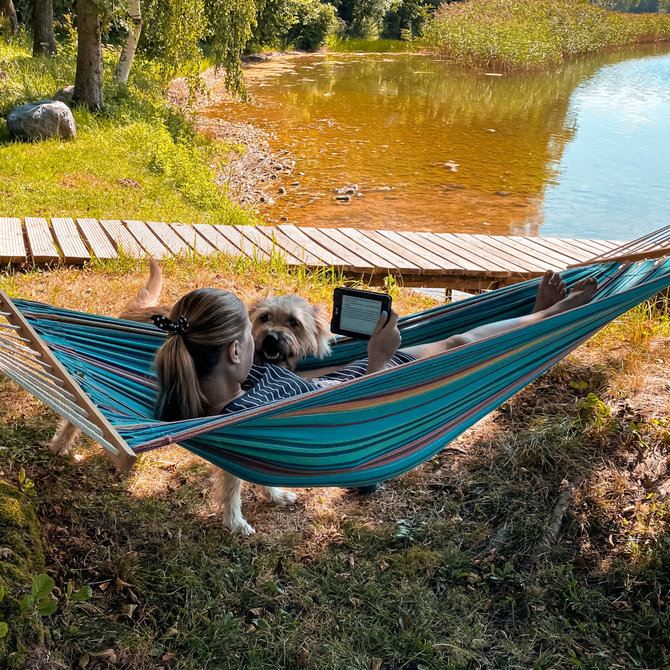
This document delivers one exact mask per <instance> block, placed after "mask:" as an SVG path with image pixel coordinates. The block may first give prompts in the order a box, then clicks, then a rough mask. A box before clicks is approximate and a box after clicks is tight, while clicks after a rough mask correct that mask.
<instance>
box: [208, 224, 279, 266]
mask: <svg viewBox="0 0 670 670" xmlns="http://www.w3.org/2000/svg"><path fill="white" fill-rule="evenodd" d="M214 227H215V228H216V230H217V231H218V233H219V234H220V235H221V236H222V237H223V238H224V239H225V240H227V242H228V244H231V245H232V246H233V247H234V248H236V249H237V250H238V251H237V255H238V256H246V257H247V258H254V259H256V260H260V261H268V260H270V256H269V254H267V253H265V251H263V249H262V248H261V247H258V246H256V245H255V244H253V243H252V242H250V241H249V240H248V239H247V238H246V237H244V235H242V233H241V232H240V231H239V230H237V228H235V227H234V226H224V225H221V224H215V226H214Z"/></svg>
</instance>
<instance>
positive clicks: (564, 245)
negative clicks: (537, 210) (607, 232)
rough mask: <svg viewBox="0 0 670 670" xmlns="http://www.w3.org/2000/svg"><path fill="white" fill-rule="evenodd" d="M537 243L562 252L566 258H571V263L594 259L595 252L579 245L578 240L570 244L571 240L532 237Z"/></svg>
mask: <svg viewBox="0 0 670 670" xmlns="http://www.w3.org/2000/svg"><path fill="white" fill-rule="evenodd" d="M530 239H532V240H533V241H535V242H536V243H537V244H541V245H543V246H549V247H551V248H553V249H556V250H557V251H560V252H561V253H562V254H564V255H566V256H571V257H572V261H570V262H571V263H576V262H578V261H585V260H588V259H589V258H592V257H593V251H591V250H590V249H589V250H587V249H585V248H583V247H582V246H581V245H580V244H578V243H577V242H578V240H575V243H574V244H572V243H569V242H570V241H569V240H564V239H561V238H558V237H532V238H530Z"/></svg>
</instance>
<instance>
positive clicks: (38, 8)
mask: <svg viewBox="0 0 670 670" xmlns="http://www.w3.org/2000/svg"><path fill="white" fill-rule="evenodd" d="M55 53H56V36H55V35H54V7H53V2H52V0H34V2H33V56H41V55H50V56H53V55H54V54H55Z"/></svg>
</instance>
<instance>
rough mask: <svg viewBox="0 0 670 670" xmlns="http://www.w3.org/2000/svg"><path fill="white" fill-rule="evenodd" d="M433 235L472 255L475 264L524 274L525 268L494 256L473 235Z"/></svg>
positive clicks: (491, 250)
mask: <svg viewBox="0 0 670 670" xmlns="http://www.w3.org/2000/svg"><path fill="white" fill-rule="evenodd" d="M433 235H434V236H435V237H437V238H439V239H441V240H443V241H444V242H448V243H449V244H452V245H453V246H454V247H456V248H458V249H460V250H462V252H463V253H468V254H471V255H472V258H473V259H474V260H475V262H477V263H479V264H481V265H484V266H485V267H489V268H491V269H492V270H496V271H498V272H501V273H502V272H507V273H508V274H509V273H512V272H525V271H526V270H525V268H523V267H521V266H520V265H516V264H514V263H512V262H511V260H509V259H503V258H501V257H500V256H499V255H497V254H495V253H494V251H495V250H493V249H491V247H487V246H485V245H483V244H482V243H481V242H480V241H479V240H478V239H477V238H476V237H474V235H467V234H464V233H433ZM459 253H460V251H459Z"/></svg>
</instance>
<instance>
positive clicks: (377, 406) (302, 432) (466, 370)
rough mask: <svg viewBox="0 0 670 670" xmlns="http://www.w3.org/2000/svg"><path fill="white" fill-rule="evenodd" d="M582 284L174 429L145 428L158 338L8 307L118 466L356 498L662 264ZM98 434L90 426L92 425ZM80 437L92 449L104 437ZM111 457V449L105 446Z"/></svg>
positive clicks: (425, 317)
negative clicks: (437, 344)
mask: <svg viewBox="0 0 670 670" xmlns="http://www.w3.org/2000/svg"><path fill="white" fill-rule="evenodd" d="M590 276H593V277H596V278H597V279H598V284H599V289H598V293H597V295H596V297H595V298H594V300H593V301H592V302H590V303H589V304H587V305H584V306H582V307H579V308H577V309H574V310H571V311H569V312H566V313H563V314H559V315H557V316H554V317H551V318H549V319H544V320H543V321H541V322H539V323H536V324H533V325H532V326H528V327H525V328H518V329H516V330H512V331H508V332H506V333H503V334H502V335H498V336H496V337H493V338H489V339H487V340H481V341H479V342H476V343H474V344H472V345H468V346H465V347H460V348H458V349H454V350H451V351H449V352H445V353H444V354H441V355H439V356H435V357H433V358H430V359H422V360H419V361H416V362H414V363H410V364H406V365H403V366H400V367H398V368H395V369H393V370H390V371H385V372H381V373H377V374H375V375H370V376H367V377H364V378H361V379H358V380H355V381H352V382H348V383H346V384H342V385H339V386H336V387H332V388H330V389H325V390H321V391H314V392H312V393H308V394H305V395H302V396H298V397H295V398H291V399H289V400H286V401H282V402H280V403H275V404H272V405H268V406H266V407H262V408H258V409H255V410H250V411H247V412H241V413H238V414H234V415H230V416H225V417H204V418H198V419H191V420H188V421H179V422H172V423H166V422H161V421H157V420H156V419H154V418H153V417H152V413H151V408H152V405H153V399H154V397H155V393H156V380H155V377H154V374H153V372H152V370H151V362H152V359H153V354H154V352H155V351H156V349H157V348H158V347H159V346H160V344H161V343H162V342H163V340H164V334H163V333H162V332H161V331H159V330H157V329H155V328H154V327H153V326H150V325H143V324H135V323H132V322H127V321H121V320H119V319H111V318H108V317H99V316H94V315H87V314H82V313H80V312H73V311H71V310H65V309H58V308H55V307H51V306H48V305H42V304H39V303H34V302H29V301H16V308H18V310H20V312H21V313H22V315H23V317H25V320H26V321H29V322H30V326H32V333H31V334H29V336H28V335H26V336H25V337H23V336H24V334H25V333H27V332H28V331H26V330H20V331H17V332H18V333H19V336H20V337H23V339H24V340H28V341H29V342H31V344H29V343H27V342H24V341H22V340H19V342H18V344H20V345H22V346H26V347H32V348H35V343H40V346H42V347H43V348H44V349H46V351H47V352H49V355H50V356H51V357H53V358H54V359H55V360H56V361H57V362H58V363H59V364H60V365H61V366H62V367H63V368H64V369H65V371H66V373H67V374H68V375H69V377H70V378H71V379H72V382H71V383H72V385H73V386H75V387H77V389H78V393H79V394H81V396H83V397H84V398H86V399H88V403H89V405H92V406H93V407H94V408H95V406H96V405H97V408H96V410H95V411H96V412H97V413H98V414H99V415H101V416H102V418H103V419H105V421H106V422H107V425H109V426H110V428H111V429H112V431H114V433H113V434H115V435H116V436H117V437H118V439H119V440H120V443H121V444H123V445H124V446H125V450H124V451H123V452H122V454H121V456H122V458H124V459H126V462H129V454H130V455H131V456H132V458H133V459H134V458H135V454H136V453H140V452H143V451H147V450H149V449H152V448H157V447H159V446H162V445H166V444H173V443H179V444H181V445H182V446H183V447H185V448H187V449H189V450H191V451H192V452H193V453H196V454H198V455H200V456H202V457H203V458H206V459H207V460H209V461H211V462H212V463H214V464H215V465H218V466H220V467H223V468H224V469H226V470H228V471H230V472H232V473H233V474H235V475H237V476H239V477H242V478H243V479H246V480H249V481H253V482H257V483H261V484H283V485H288V486H334V485H340V486H360V485H365V484H369V483H373V482H376V481H382V480H384V479H389V478H392V477H396V476H398V475H399V474H401V473H403V472H406V471H407V470H409V469H411V468H413V467H416V466H417V465H419V464H420V463H422V462H423V461H425V460H427V459H428V458H430V457H431V456H433V455H434V454H435V453H437V452H438V451H440V450H441V449H442V448H443V447H444V446H445V445H446V444H447V443H448V442H449V441H450V440H452V439H453V438H454V437H456V436H457V435H458V434H460V433H461V432H463V431H464V430H465V429H467V428H468V427H469V426H471V425H472V424H473V423H475V422H476V421H477V420H479V419H480V418H481V417H483V416H484V415H485V414H486V413H488V412H490V411H491V410H492V409H494V408H495V407H497V406H498V405H499V404H500V403H501V402H503V401H504V400H505V399H506V398H508V397H510V396H511V395H513V394H514V393H516V392H517V391H518V390H520V389H521V388H523V386H525V385H526V384H527V383H529V382H530V381H532V380H533V379H535V378H536V377H537V376H538V375H540V374H541V373H542V372H544V371H545V370H546V369H548V368H549V367H551V366H552V365H553V364H554V363H556V362H557V361H558V360H560V359H561V358H562V357H563V356H565V355H566V354H567V353H569V352H570V351H572V350H573V349H574V348H575V347H577V346H579V344H581V343H582V342H583V341H584V340H585V339H588V337H590V336H591V335H592V334H593V333H595V332H596V331H597V330H598V329H600V328H602V327H603V326H604V325H605V324H606V323H608V322H609V321H611V320H612V319H614V318H616V317H617V316H618V315H620V314H621V313H623V312H625V311H627V310H628V309H630V308H631V307H633V306H634V305H636V304H638V303H640V302H642V301H644V300H645V299H646V298H649V297H651V296H652V295H654V294H655V293H658V292H659V291H661V290H662V289H664V288H666V287H667V286H668V285H670V261H665V262H662V261H655V262H654V261H647V262H641V263H636V264H633V265H627V266H622V265H620V264H618V263H606V264H602V265H595V266H590V267H588V268H576V269H573V270H568V271H566V272H565V273H563V278H564V280H565V281H566V283H567V284H568V286H570V285H572V284H573V283H574V282H576V281H578V280H580V279H584V278H586V277H590ZM538 283H539V280H532V281H529V282H524V283H522V284H517V285H515V286H510V287H505V288H503V289H500V290H497V291H491V292H489V293H487V294H484V295H480V296H475V297H473V298H469V299H467V300H464V301H461V302H459V303H455V304H452V305H445V306H440V307H436V308H433V309H430V310H426V311H425V312H422V313H419V314H416V315H412V316H409V317H404V318H403V319H401V320H400V329H401V332H402V334H403V344H404V345H406V346H408V345H414V344H420V343H424V342H430V341H434V340H436V339H441V338H444V337H448V336H449V335H450V334H453V333H458V332H464V331H465V330H468V329H470V328H473V327H476V326H478V325H482V324H484V323H490V322H492V321H497V320H499V319H501V318H509V317H512V316H518V315H520V314H524V313H528V312H529V311H530V310H531V308H532V305H533V302H534V299H535V294H536V291H537V285H538ZM6 300H7V301H8V299H6ZM8 304H11V301H9V302H8ZM12 307H13V305H12ZM16 308H15V311H16ZM3 311H5V312H8V313H9V310H7V309H4V308H3ZM13 318H14V317H12V316H11V315H10V316H9V317H8V319H12V320H13ZM45 343H46V344H45ZM14 344H16V343H15V342H14V341H12V346H14ZM365 346H366V344H365V343H364V342H360V341H355V340H350V339H348V338H338V339H337V340H336V341H335V344H334V347H333V354H332V356H331V357H330V359H328V360H326V361H320V362H319V363H318V365H333V364H340V363H346V362H348V361H350V360H352V359H355V358H358V357H360V356H361V354H362V353H363V352H364V350H365ZM35 351H37V349H35ZM7 355H8V354H7ZM7 355H4V356H0V371H5V370H7V371H8V373H7V374H8V376H11V375H10V374H9V372H11V373H14V377H12V378H13V379H17V381H18V382H19V383H21V381H20V379H19V377H21V375H22V376H23V381H24V388H28V386H30V387H31V388H30V390H31V392H33V393H34V394H35V395H36V397H38V398H40V399H43V400H44V401H45V402H47V401H49V402H50V403H51V404H50V405H49V406H50V407H53V408H54V409H55V411H58V412H60V411H61V410H60V405H59V404H58V403H61V404H62V402H63V394H62V389H65V390H67V392H70V393H74V392H73V391H72V389H71V388H70V387H65V386H62V385H59V384H55V386H53V387H48V386H47V387H46V391H45V389H44V388H42V387H43V386H44V384H46V383H47V382H46V381H44V380H43V379H41V380H40V384H41V385H42V387H41V390H40V393H41V395H38V394H37V393H35V391H34V387H35V386H36V384H34V383H32V377H30V375H32V374H33V372H32V368H31V370H29V378H28V379H27V381H26V370H25V366H23V367H21V366H19V368H20V369H19V370H18V373H17V370H16V369H13V368H12V366H11V365H9V364H8V362H7V360H8V359H7ZM3 361H4V363H3ZM31 365H32V364H31ZM306 365H307V366H315V365H316V362H314V361H308V362H307V364H306ZM14 367H16V366H14ZM35 367H36V368H38V367H39V366H35ZM48 372H49V373H50V374H54V373H53V371H52V370H48ZM19 373H20V374H19ZM49 381H51V382H52V383H54V382H53V380H49ZM49 389H52V390H53V393H52V394H51V397H49V396H50V393H49ZM58 393H60V396H58V398H59V400H58V403H56V402H55V398H56V396H57V394H58ZM75 395H76V394H75ZM77 398H78V399H79V398H80V396H79V395H77ZM65 400H68V402H71V401H70V400H69V399H68V398H65ZM49 402H47V404H49ZM77 403H79V400H77ZM93 403H95V404H93ZM82 406H84V405H83V403H82ZM86 407H87V410H86V411H87V412H88V405H86ZM68 418H69V417H68ZM95 422H97V416H94V417H93V418H92V419H91V420H90V423H95ZM77 425H79V424H77ZM82 425H83V428H82V429H83V430H84V431H85V432H87V433H88V434H89V435H91V436H92V437H94V439H96V440H98V441H100V440H99V437H98V436H99V435H100V432H101V430H100V429H98V428H96V427H95V426H93V428H91V425H90V424H89V425H84V422H82ZM105 439H107V438H105ZM128 445H130V446H128ZM103 446H105V445H103ZM109 446H112V447H113V448H115V449H117V450H118V447H119V445H118V444H116V443H114V442H111V441H110V442H109ZM109 446H108V447H107V448H108V449H109ZM109 450H110V452H111V449H109ZM121 464H123V462H122V463H121Z"/></svg>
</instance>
